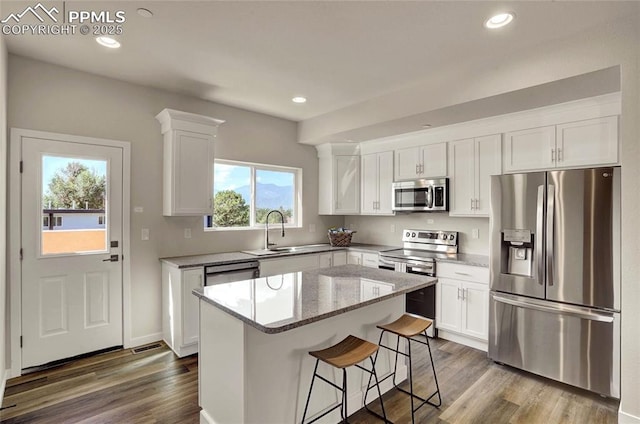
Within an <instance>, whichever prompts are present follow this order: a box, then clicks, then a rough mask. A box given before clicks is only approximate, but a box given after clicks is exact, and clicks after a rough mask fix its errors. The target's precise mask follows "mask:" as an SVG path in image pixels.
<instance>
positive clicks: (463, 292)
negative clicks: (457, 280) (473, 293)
mask: <svg viewBox="0 0 640 424" xmlns="http://www.w3.org/2000/svg"><path fill="white" fill-rule="evenodd" d="M466 290H467V289H462V300H467V293H466Z"/></svg>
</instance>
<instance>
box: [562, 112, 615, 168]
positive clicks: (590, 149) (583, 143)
mask: <svg viewBox="0 0 640 424" xmlns="http://www.w3.org/2000/svg"><path fill="white" fill-rule="evenodd" d="M556 161H557V165H558V166H562V167H564V166H567V167H573V166H587V165H611V164H616V163H617V162H618V117H617V116H608V117H605V118H596V119H587V120H584V121H577V122H570V123H567V124H562V125H556Z"/></svg>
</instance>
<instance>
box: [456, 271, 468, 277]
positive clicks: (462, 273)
mask: <svg viewBox="0 0 640 424" xmlns="http://www.w3.org/2000/svg"><path fill="white" fill-rule="evenodd" d="M453 273H454V274H458V275H467V276H469V275H471V274H467V273H466V272H459V271H454V272H453Z"/></svg>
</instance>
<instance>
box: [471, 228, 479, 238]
mask: <svg viewBox="0 0 640 424" xmlns="http://www.w3.org/2000/svg"><path fill="white" fill-rule="evenodd" d="M471 237H472V238H474V239H477V238H480V230H479V229H477V228H474V229H473V230H471Z"/></svg>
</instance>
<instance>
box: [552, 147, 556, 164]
mask: <svg viewBox="0 0 640 424" xmlns="http://www.w3.org/2000/svg"><path fill="white" fill-rule="evenodd" d="M555 161H556V149H551V162H555Z"/></svg>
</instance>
